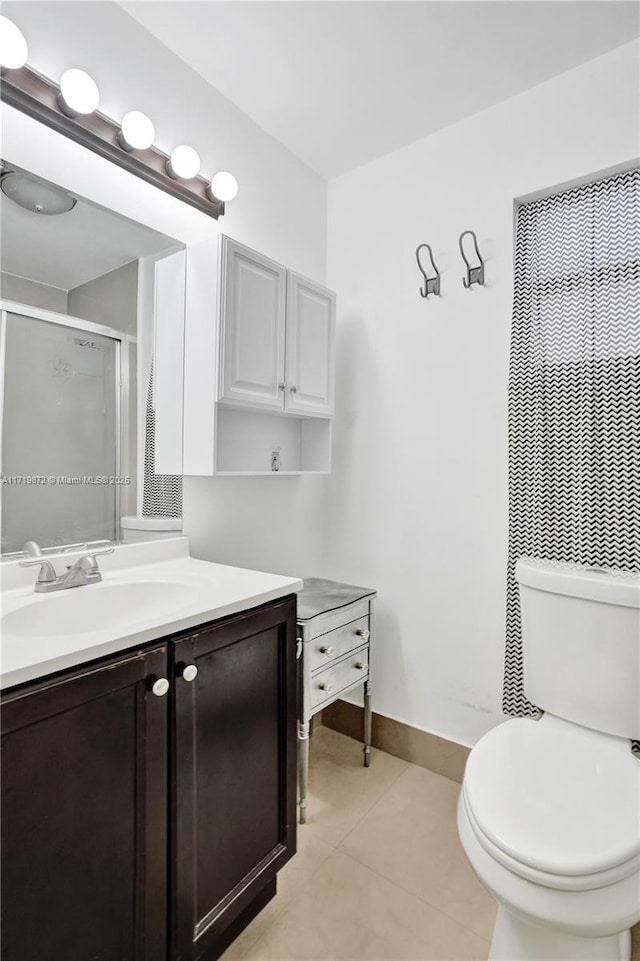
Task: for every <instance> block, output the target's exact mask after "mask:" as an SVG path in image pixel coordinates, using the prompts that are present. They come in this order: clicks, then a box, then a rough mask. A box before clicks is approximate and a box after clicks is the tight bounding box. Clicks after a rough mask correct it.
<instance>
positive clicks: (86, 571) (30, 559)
mask: <svg viewBox="0 0 640 961" xmlns="http://www.w3.org/2000/svg"><path fill="white" fill-rule="evenodd" d="M81 546H82V547H88V546H89V545H88V544H83V545H81ZM23 553H24V554H25V557H24V558H23V560H21V561H19V562H18V563H19V564H20V567H35V566H37V565H40V571H39V573H38V577H37V579H36V584H35V588H34V590H35V591H36V592H37V593H38V594H49V593H50V592H52V591H64V590H67V589H68V588H70V587H83V586H85V585H86V584H99V583H100V581H101V580H102V574H101V573H100V568H99V567H98V562H97V560H96V557H98V556H100V555H101V554H113V547H102V548H98V549H94V550H89V551H87V553H86V554H82V555H81V556H80V557H79V558H78V559H77V560H76V562H75V563H74V564H67V565H66V567H67V572H66V574H56V569H55V567H54V566H53V563H52V562H53V561H57V560H64V559H65V552H61V553H59V554H49V555H48V556H45V555H44V554H43V553H42V550H41V548H40V547H39V546H38V544H36V542H35V541H27V543H26V544H25V545H24V548H23Z"/></svg>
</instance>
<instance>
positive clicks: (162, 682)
mask: <svg viewBox="0 0 640 961" xmlns="http://www.w3.org/2000/svg"><path fill="white" fill-rule="evenodd" d="M151 690H152V691H153V693H154V694H155V696H156V697H164V695H165V694H166V693H167V691H168V690H169V682H168V680H167V679H166V677H159V678H158V679H157V681H154V682H153V684H152V685H151Z"/></svg>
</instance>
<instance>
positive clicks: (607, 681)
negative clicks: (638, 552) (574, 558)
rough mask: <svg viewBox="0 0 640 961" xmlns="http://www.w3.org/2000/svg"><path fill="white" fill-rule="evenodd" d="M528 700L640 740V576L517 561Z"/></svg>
mask: <svg viewBox="0 0 640 961" xmlns="http://www.w3.org/2000/svg"><path fill="white" fill-rule="evenodd" d="M516 580H517V581H518V584H519V586H520V607H521V612H522V651H523V669H524V690H525V694H526V696H527V697H528V699H529V700H530V701H531V702H532V703H533V704H535V705H536V707H540V708H542V710H544V711H549V712H550V713H551V714H555V715H557V716H558V717H562V718H566V719H567V720H569V721H574V722H575V723H576V724H582V725H584V726H585V727H590V728H593V729H594V730H596V731H602V732H604V733H606V734H615V735H617V736H619V737H626V738H633V739H637V738H640V574H632V573H628V572H625V571H613V570H611V571H607V570H597V569H591V568H587V567H580V566H578V565H575V564H560V563H558V562H554V561H541V560H537V559H534V558H528V557H523V558H520V560H518V562H517V564H516Z"/></svg>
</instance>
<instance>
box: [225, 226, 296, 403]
mask: <svg viewBox="0 0 640 961" xmlns="http://www.w3.org/2000/svg"><path fill="white" fill-rule="evenodd" d="M222 244H223V246H222V289H221V297H220V322H221V351H220V361H221V371H220V395H219V399H220V400H221V401H224V402H226V403H229V404H236V405H239V406H242V407H246V406H247V405H249V406H251V407H262V408H266V409H269V410H282V408H283V387H281V385H283V384H284V336H285V334H284V329H285V307H286V271H285V268H284V267H282V266H281V265H280V264H277V263H275V261H273V260H269V259H268V258H267V257H263V256H262V254H259V253H256V251H255V250H250V249H249V248H248V247H244V246H242V244H237V243H236V242H235V241H233V240H229V238H228V237H224V238H222Z"/></svg>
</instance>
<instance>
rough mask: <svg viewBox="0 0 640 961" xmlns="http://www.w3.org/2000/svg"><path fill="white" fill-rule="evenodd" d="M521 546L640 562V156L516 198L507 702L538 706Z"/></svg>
mask: <svg viewBox="0 0 640 961" xmlns="http://www.w3.org/2000/svg"><path fill="white" fill-rule="evenodd" d="M523 554H528V555H533V556H536V557H542V558H545V559H548V560H558V561H573V562H576V563H579V564H588V565H592V566H597V567H617V568H626V569H627V570H634V571H640V170H632V171H630V172H628V173H625V174H622V175H618V176H615V177H610V178H607V179H605V180H599V181H597V182H595V183H588V184H585V185H583V186H581V187H576V188H575V189H573V190H568V191H565V192H564V193H561V194H557V195H555V196H552V197H545V198H544V199H542V200H536V201H533V202H531V203H524V204H522V205H521V206H520V207H519V209H518V216H517V230H516V250H515V293H514V307H513V323H512V332H511V357H510V365H509V557H508V571H507V637H506V658H505V684H504V697H503V708H504V711H505V713H507V714H518V715H534V714H536V713H537V711H536V709H535V707H534V706H533V705H531V704H530V703H529V702H528V701H527V699H526V698H525V696H524V691H523V683H522V644H521V633H520V604H519V596H518V586H517V584H516V581H515V577H514V568H515V563H516V560H517V559H518V557H521V556H522V555H523Z"/></svg>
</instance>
